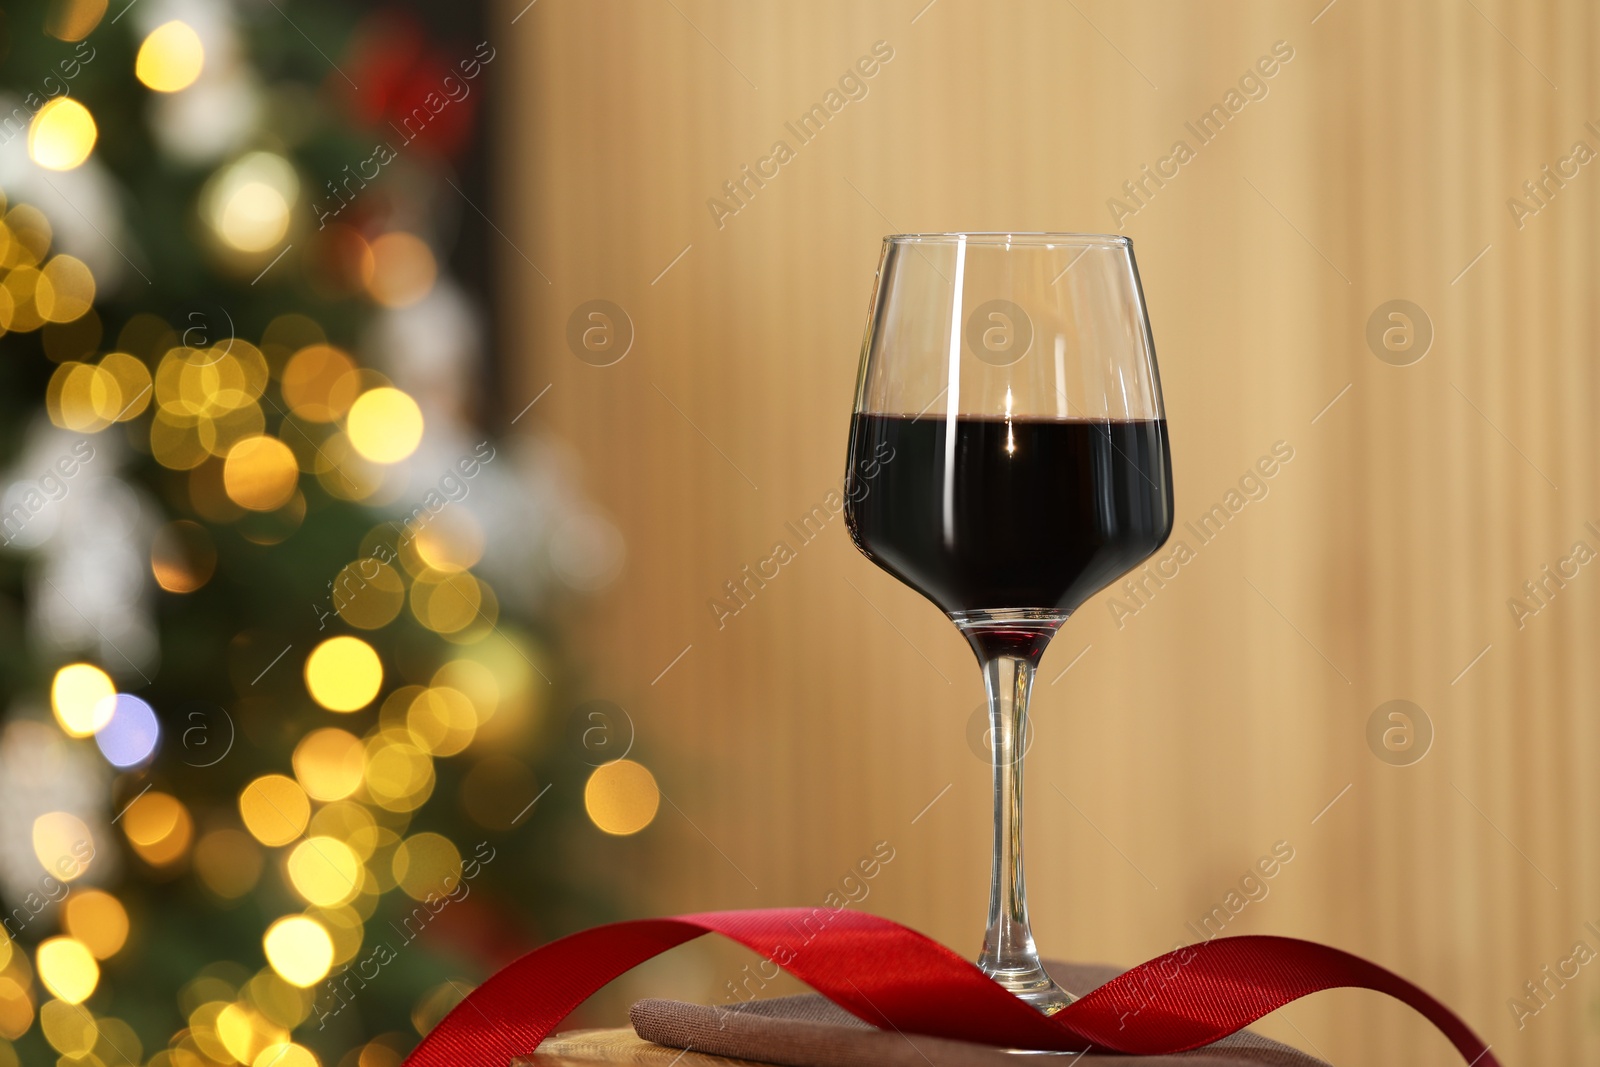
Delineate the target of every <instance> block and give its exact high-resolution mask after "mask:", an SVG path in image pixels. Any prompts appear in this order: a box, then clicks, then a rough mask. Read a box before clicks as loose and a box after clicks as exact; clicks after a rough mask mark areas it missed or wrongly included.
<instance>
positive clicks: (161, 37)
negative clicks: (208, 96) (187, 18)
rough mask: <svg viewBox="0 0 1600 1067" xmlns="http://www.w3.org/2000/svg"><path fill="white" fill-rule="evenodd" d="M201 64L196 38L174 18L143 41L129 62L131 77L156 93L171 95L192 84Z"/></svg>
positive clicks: (203, 57)
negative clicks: (131, 61)
mask: <svg viewBox="0 0 1600 1067" xmlns="http://www.w3.org/2000/svg"><path fill="white" fill-rule="evenodd" d="M205 61H206V50H205V46H204V45H202V44H201V43H200V35H199V34H198V33H195V32H194V28H193V27H191V26H190V25H189V24H188V23H187V22H180V21H178V20H176V19H174V20H173V21H171V22H168V23H164V24H162V25H160V26H157V27H156V28H155V29H153V30H151V31H150V36H148V37H146V38H145V39H144V43H143V44H141V45H140V46H139V55H138V57H137V58H136V59H135V60H134V61H133V75H134V77H136V78H138V79H139V80H140V81H141V82H143V83H144V84H145V85H146V86H148V87H150V88H151V89H154V90H155V91H156V92H158V93H175V92H177V91H178V90H180V89H187V88H188V87H189V86H191V85H193V84H194V82H195V79H196V78H198V77H200V71H201V69H202V68H203V67H204V66H205Z"/></svg>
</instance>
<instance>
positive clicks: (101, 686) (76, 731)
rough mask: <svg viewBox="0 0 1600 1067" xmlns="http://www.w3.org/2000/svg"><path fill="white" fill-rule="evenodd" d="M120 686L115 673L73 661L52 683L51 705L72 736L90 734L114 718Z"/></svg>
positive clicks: (61, 670) (62, 724) (57, 674)
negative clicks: (115, 701) (117, 686)
mask: <svg viewBox="0 0 1600 1067" xmlns="http://www.w3.org/2000/svg"><path fill="white" fill-rule="evenodd" d="M116 694H117V688H116V686H115V685H113V684H112V683H111V676H110V675H108V674H107V673H106V672H105V671H103V670H101V669H100V668H99V667H96V666H94V665H92V664H89V663H71V664H68V665H67V666H65V667H62V668H61V669H60V670H59V671H56V676H55V680H54V681H52V682H51V683H50V709H51V710H52V711H54V712H55V715H56V722H58V723H60V724H61V729H62V730H64V731H66V733H67V736H69V737H88V736H89V735H91V734H93V733H94V732H95V731H96V730H98V729H100V728H101V727H102V726H104V725H105V724H106V723H108V722H110V721H111V713H112V712H113V711H114V710H115V704H114V703H113V700H112V698H113V697H115V696H116Z"/></svg>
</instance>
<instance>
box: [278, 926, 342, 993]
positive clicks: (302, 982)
mask: <svg viewBox="0 0 1600 1067" xmlns="http://www.w3.org/2000/svg"><path fill="white" fill-rule="evenodd" d="M261 944H262V947H263V948H265V949H266V953H267V962H268V963H270V964H271V965H272V969H273V970H274V971H277V972H278V974H279V975H281V976H282V977H283V980H284V981H286V982H289V983H290V984H292V985H297V986H300V987H301V988H302V989H304V988H306V987H309V986H314V985H316V984H317V983H318V982H320V981H322V979H323V978H324V977H326V976H327V974H328V968H329V967H331V966H333V939H332V938H330V937H329V936H328V931H327V929H326V928H324V927H323V925H322V924H321V923H319V922H317V920H315V919H313V918H311V917H310V916H306V915H289V916H285V917H284V918H282V919H279V920H278V921H277V922H275V923H273V924H272V925H271V926H269V927H267V932H266V934H265V935H264V936H263V937H262V939H261Z"/></svg>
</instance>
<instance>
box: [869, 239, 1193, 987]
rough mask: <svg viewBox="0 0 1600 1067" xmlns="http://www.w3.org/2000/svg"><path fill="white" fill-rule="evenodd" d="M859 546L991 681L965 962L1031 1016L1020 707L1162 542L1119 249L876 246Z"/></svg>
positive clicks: (1141, 378)
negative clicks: (989, 829) (983, 915)
mask: <svg viewBox="0 0 1600 1067" xmlns="http://www.w3.org/2000/svg"><path fill="white" fill-rule="evenodd" d="M846 487H847V491H846V502H845V516H846V521H847V522H848V524H849V527H850V536H851V537H852V538H853V539H854V540H855V543H856V547H857V548H859V549H861V551H862V552H863V553H864V554H865V555H866V556H867V558H868V559H870V560H872V561H873V562H874V563H876V564H877V565H878V566H880V567H882V568H884V569H885V570H887V571H888V572H889V573H891V574H893V575H894V576H895V577H897V578H899V579H900V580H901V581H903V582H905V583H906V584H907V585H909V586H911V587H912V588H913V589H916V590H917V591H918V592H920V593H922V594H923V595H924V596H926V597H927V598H928V599H929V600H931V601H933V602H934V603H935V604H937V605H938V606H939V608H940V609H941V610H943V611H944V613H945V614H946V615H948V616H949V617H950V618H951V620H952V621H953V622H954V623H955V624H956V626H957V627H959V628H960V630H961V633H962V635H963V636H965V637H966V639H967V642H968V644H970V645H971V646H972V650H973V652H974V653H976V654H977V657H978V662H979V663H980V664H981V665H982V667H983V677H984V685H985V688H986V689H987V691H988V697H989V716H990V724H991V729H990V737H991V743H992V757H993V770H994V865H993V868H992V872H991V874H992V878H991V883H990V892H989V928H988V932H987V933H986V934H985V936H984V940H983V952H982V954H981V956H980V957H979V960H978V966H979V967H980V968H982V970H983V971H984V973H986V974H988V975H989V976H990V977H991V978H993V979H994V980H995V981H997V982H998V983H1000V984H1001V985H1002V986H1004V987H1005V988H1007V989H1009V990H1010V991H1012V992H1013V993H1015V994H1016V995H1017V996H1019V997H1021V998H1022V999H1023V1000H1025V1001H1027V1002H1028V1003H1030V1004H1032V1005H1033V1006H1034V1007H1036V1008H1038V1009H1039V1010H1040V1011H1042V1012H1044V1013H1046V1014H1050V1013H1053V1012H1055V1011H1059V1010H1060V1009H1061V1008H1063V1007H1065V1006H1066V1005H1067V1004H1069V1003H1071V1001H1072V999H1073V998H1072V995H1071V994H1069V993H1067V992H1066V991H1065V990H1064V989H1062V988H1061V987H1060V986H1058V985H1056V983H1055V982H1054V981H1053V980H1051V978H1050V976H1049V975H1048V974H1047V973H1045V970H1044V968H1043V967H1042V966H1041V965H1040V963H1039V954H1038V951H1037V950H1036V949H1035V947H1034V942H1033V934H1032V933H1031V931H1030V930H1029V928H1028V902H1027V893H1026V890H1025V888H1024V883H1023V877H1022V754H1023V751H1024V748H1025V744H1024V735H1025V733H1026V729H1027V714H1028V694H1029V691H1030V690H1031V688H1032V685H1033V676H1034V671H1035V669H1036V668H1037V667H1038V664H1039V660H1040V657H1042V656H1043V655H1044V650H1045V646H1046V645H1047V644H1049V641H1050V638H1051V637H1052V636H1054V635H1055V632H1056V631H1057V630H1058V629H1059V628H1060V626H1061V624H1062V623H1063V622H1065V621H1066V619H1067V617H1068V616H1069V615H1071V614H1072V612H1073V610H1074V609H1075V608H1077V607H1078V606H1079V605H1080V604H1082V603H1083V602H1084V601H1085V600H1087V599H1088V598H1089V597H1091V596H1093V595H1094V594H1095V593H1096V592H1098V591H1099V590H1101V589H1104V588H1105V587H1106V586H1107V585H1109V584H1111V582H1113V581H1115V580H1116V579H1117V578H1118V577H1120V576H1121V575H1123V574H1125V573H1127V572H1128V571H1129V570H1131V569H1132V568H1133V567H1135V566H1136V565H1138V564H1139V563H1140V562H1141V561H1143V560H1144V559H1146V558H1147V557H1149V556H1150V554H1151V553H1153V552H1154V551H1155V550H1156V549H1157V548H1159V547H1161V545H1162V543H1163V542H1164V541H1166V539H1167V535H1168V534H1170V533H1171V532H1172V464H1171V455H1170V452H1169V449H1168V443H1167V424H1166V419H1165V416H1164V414H1163V410H1162V406H1161V384H1160V380H1159V378H1158V377H1157V374H1156V357H1155V348H1154V345H1153V343H1152V341H1151V337H1150V325H1149V322H1148V320H1147V318H1146V315H1145V305H1144V294H1143V291H1142V290H1141V287H1140V284H1139V272H1138V268H1137V267H1135V266H1134V261H1133V248H1132V245H1131V244H1130V242H1129V241H1128V239H1127V238H1126V237H1119V236H1114V235H1100V234H1072V233H931V234H901V235H898V236H893V237H887V238H885V239H884V242H883V255H882V258H881V260H880V261H879V264H878V277H877V283H876V290H875V293H874V296H873V301H872V307H871V312H870V315H869V317H868V319H867V331H866V337H865V339H864V340H863V342H862V351H861V373H860V378H859V380H858V382H857V387H856V405H855V414H854V417H853V419H852V424H851V431H850V456H849V469H848V472H847V474H846Z"/></svg>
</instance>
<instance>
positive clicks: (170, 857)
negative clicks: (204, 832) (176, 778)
mask: <svg viewBox="0 0 1600 1067" xmlns="http://www.w3.org/2000/svg"><path fill="white" fill-rule="evenodd" d="M122 832H123V834H124V835H125V836H126V837H127V838H128V843H129V844H130V845H132V846H133V850H134V851H135V852H136V853H138V854H139V858H140V859H142V860H144V861H145V862H146V863H148V864H150V865H151V866H152V867H164V866H166V865H167V864H170V863H174V862H176V861H177V860H179V859H181V858H182V857H183V855H184V853H186V852H188V850H189V842H190V840H191V839H192V838H193V836H194V820H193V819H191V818H190V817H189V809H188V808H186V807H184V805H183V802H182V801H181V800H179V799H178V798H177V797H175V796H172V795H170V794H168V793H157V792H148V793H145V794H143V795H142V796H140V797H139V798H138V799H136V800H134V801H133V803H131V804H129V805H128V808H127V810H126V811H124V812H123V813H122Z"/></svg>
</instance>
